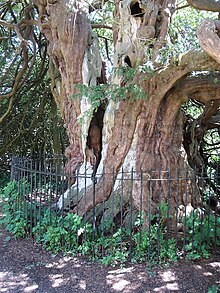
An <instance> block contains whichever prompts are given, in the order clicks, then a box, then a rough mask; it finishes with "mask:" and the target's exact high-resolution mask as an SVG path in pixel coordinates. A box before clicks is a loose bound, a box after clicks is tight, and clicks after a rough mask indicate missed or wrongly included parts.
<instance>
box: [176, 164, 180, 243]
mask: <svg viewBox="0 0 220 293" xmlns="http://www.w3.org/2000/svg"><path fill="white" fill-rule="evenodd" d="M176 176H177V177H176V193H175V201H176V225H175V240H176V245H177V242H178V220H179V219H178V210H179V184H181V181H180V165H179V164H178V167H177V174H176ZM176 248H177V247H176Z"/></svg>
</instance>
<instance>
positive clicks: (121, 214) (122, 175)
mask: <svg viewBox="0 0 220 293" xmlns="http://www.w3.org/2000/svg"><path fill="white" fill-rule="evenodd" d="M123 194H124V169H123V168H122V171H121V193H120V252H121V253H122V243H123V239H122V238H123V236H122V233H123V227H122V225H123Z"/></svg>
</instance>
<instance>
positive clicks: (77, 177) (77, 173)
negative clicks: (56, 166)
mask: <svg viewBox="0 0 220 293" xmlns="http://www.w3.org/2000/svg"><path fill="white" fill-rule="evenodd" d="M78 202H79V170H77V171H76V215H77V216H79V207H78ZM78 232H79V226H78V225H77V227H76V249H77V252H78V248H79V235H78V234H79V233H78Z"/></svg>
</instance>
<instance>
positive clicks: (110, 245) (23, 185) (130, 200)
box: [6, 157, 220, 264]
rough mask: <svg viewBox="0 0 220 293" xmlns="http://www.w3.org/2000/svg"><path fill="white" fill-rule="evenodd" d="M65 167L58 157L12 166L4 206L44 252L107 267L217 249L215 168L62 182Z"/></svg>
mask: <svg viewBox="0 0 220 293" xmlns="http://www.w3.org/2000/svg"><path fill="white" fill-rule="evenodd" d="M64 166H65V160H64V159H63V158H58V157H54V158H52V159H44V160H31V159H27V158H17V157H14V158H13V160H12V165H11V181H12V182H14V183H13V184H14V185H13V192H11V194H12V193H13V194H14V195H13V196H12V195H11V194H10V195H8V198H7V199H6V200H7V202H8V204H9V205H10V208H11V211H12V213H14V215H15V217H18V218H19V219H22V227H20V229H21V230H22V229H23V230H22V231H23V233H24V234H25V235H30V236H31V237H34V239H35V240H36V241H37V242H39V243H41V244H42V245H43V246H44V248H46V249H48V250H52V251H54V252H58V251H64V252H72V253H77V254H87V255H89V256H90V257H92V258H93V259H102V261H103V263H106V264H110V263H117V262H124V261H126V260H128V259H129V260H134V261H146V262H163V261H166V260H177V259H178V258H180V257H184V258H185V257H187V258H192V259H195V258H199V257H207V256H208V255H209V253H215V252H216V251H217V247H218V246H219V244H220V217H219V216H220V214H219V212H220V210H219V197H218V196H219V195H218V194H217V192H219V187H220V176H219V173H218V168H217V169H215V170H214V169H210V170H208V171H207V170H200V173H199V172H197V171H196V169H194V170H193V169H191V168H190V169H189V168H186V170H184V171H182V170H180V168H178V167H177V169H176V170H175V171H173V170H172V171H171V170H170V169H169V170H149V172H144V171H141V172H135V171H134V170H133V169H132V170H131V171H130V172H125V171H124V170H123V169H122V170H120V172H118V173H117V174H116V172H115V171H114V170H112V173H105V172H103V174H97V175H96V176H95V177H93V176H91V174H90V173H87V170H86V169H85V172H84V173H83V174H80V173H79V172H76V174H74V175H73V176H67V174H65V167H64ZM110 183H111V192H110V195H109V196H108V197H106V192H105V191H106V188H105V187H106V185H107V184H110ZM97 197H98V198H99V200H97ZM89 201H91V205H89ZM83 207H84V208H85V209H84V210H83ZM88 207H89V208H88ZM19 223H20V222H19Z"/></svg>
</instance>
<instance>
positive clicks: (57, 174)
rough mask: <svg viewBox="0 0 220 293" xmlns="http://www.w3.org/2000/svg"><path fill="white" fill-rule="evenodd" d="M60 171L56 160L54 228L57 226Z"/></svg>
mask: <svg viewBox="0 0 220 293" xmlns="http://www.w3.org/2000/svg"><path fill="white" fill-rule="evenodd" d="M60 173H61V171H60V168H59V167H58V162H57V160H56V163H55V191H54V192H55V202H56V204H55V226H56V227H57V225H58V223H57V222H58V217H57V216H58V213H57V208H58V206H57V201H58V176H59V177H61V174H60Z"/></svg>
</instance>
